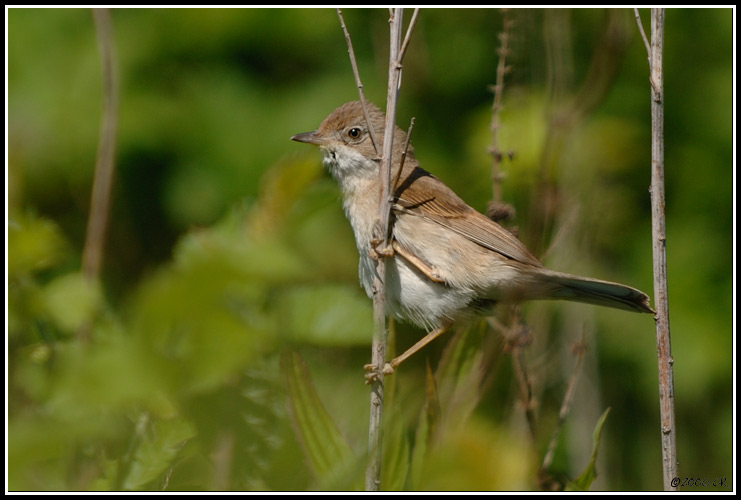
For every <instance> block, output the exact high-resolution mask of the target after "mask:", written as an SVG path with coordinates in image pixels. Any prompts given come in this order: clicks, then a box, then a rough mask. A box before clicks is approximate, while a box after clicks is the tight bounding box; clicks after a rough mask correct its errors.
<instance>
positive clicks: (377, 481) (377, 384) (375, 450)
mask: <svg viewBox="0 0 741 500" xmlns="http://www.w3.org/2000/svg"><path fill="white" fill-rule="evenodd" d="M402 15H403V9H393V10H392V11H391V17H390V19H389V24H390V30H389V31H390V36H389V73H388V87H387V96H386V123H385V129H384V137H383V152H382V155H381V157H382V159H381V165H380V169H379V180H380V185H381V189H380V193H379V207H378V210H379V213H378V221H379V223H378V224H377V226H380V228H382V231H383V237H382V239H383V247H382V248H388V247H389V233H390V231H389V222H390V213H391V203H390V199H389V193H390V189H391V163H392V161H393V155H392V152H393V139H394V128H395V126H396V103H397V100H398V96H399V82H400V78H401V57H400V54H399V51H400V49H401V27H402ZM376 236H379V235H376ZM385 277H386V265H385V262H384V259H383V258H379V259H378V261H377V263H376V275H375V278H374V281H373V319H374V325H375V327H374V330H373V342H372V358H371V364H372V365H373V366H374V367H375V369H376V373H377V374H378V377H377V378H376V380H374V381H373V383H372V384H371V411H370V419H369V431H368V448H369V453H370V457H369V461H368V467H367V468H366V471H365V489H366V491H378V489H379V488H380V485H381V456H382V447H381V445H382V440H381V417H382V413H383V367H384V364H385V357H386V337H387V330H386V293H385V286H384V282H385Z"/></svg>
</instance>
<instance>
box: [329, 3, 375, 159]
mask: <svg viewBox="0 0 741 500" xmlns="http://www.w3.org/2000/svg"><path fill="white" fill-rule="evenodd" d="M337 17H339V18H340V26H341V27H342V32H343V33H344V34H345V43H347V53H348V55H349V56H350V65H351V66H352V74H353V76H354V77H355V85H357V87H358V95H359V96H360V105H361V106H362V108H363V116H364V117H365V123H366V124H367V125H368V133H369V134H370V138H371V142H372V143H373V149H374V150H375V151H376V155H378V141H377V140H376V131H375V130H374V128H373V123H371V121H370V119H369V118H368V108H367V106H366V101H365V94H364V93H363V82H361V81H360V73H359V72H358V62H357V61H356V59H355V50H353V48H352V40H351V39H350V33H349V32H348V31H347V27H346V26H345V18H344V17H342V11H341V10H340V9H337Z"/></svg>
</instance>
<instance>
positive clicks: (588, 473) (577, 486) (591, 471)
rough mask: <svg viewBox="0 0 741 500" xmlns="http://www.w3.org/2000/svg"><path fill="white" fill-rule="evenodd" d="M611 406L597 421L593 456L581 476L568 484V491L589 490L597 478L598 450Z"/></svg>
mask: <svg viewBox="0 0 741 500" xmlns="http://www.w3.org/2000/svg"><path fill="white" fill-rule="evenodd" d="M609 413H610V408H607V409H606V410H605V412H604V413H603V414H602V416H601V417H600V418H599V420H598V421H597V427H595V429H594V434H593V438H592V439H593V440H594V444H593V445H592V457H591V458H590V459H589V463H588V464H587V467H586V469H584V472H582V473H581V475H580V476H579V477H577V478H576V479H574V480H573V481H571V482H570V483H568V484H567V485H566V491H588V490H589V487H590V486H591V485H592V483H593V482H594V480H595V479H597V451H598V450H599V443H600V439H601V438H602V428H603V427H604V425H605V421H606V420H607V415H608V414H609Z"/></svg>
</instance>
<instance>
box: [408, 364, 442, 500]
mask: <svg viewBox="0 0 741 500" xmlns="http://www.w3.org/2000/svg"><path fill="white" fill-rule="evenodd" d="M439 422H440V399H439V394H438V390H437V384H436V383H435V376H434V375H433V373H432V369H431V368H430V364H429V362H428V363H427V365H426V377H425V404H424V406H423V407H422V411H421V413H420V415H419V424H418V425H417V434H416V436H415V439H414V450H413V451H412V458H411V465H410V475H411V481H410V485H411V488H412V489H413V490H419V489H421V488H423V484H424V483H423V481H424V472H423V469H424V465H425V461H426V459H427V454H428V450H430V449H431V448H432V445H433V437H434V436H435V435H436V434H437V426H438V424H439Z"/></svg>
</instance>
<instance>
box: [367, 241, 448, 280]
mask: <svg viewBox="0 0 741 500" xmlns="http://www.w3.org/2000/svg"><path fill="white" fill-rule="evenodd" d="M381 243H383V240H382V239H380V238H373V239H371V242H370V251H369V252H368V255H369V256H370V258H372V259H373V260H378V258H379V257H380V256H383V257H393V256H394V255H396V254H399V255H401V256H402V257H404V260H406V261H407V262H409V263H410V264H411V265H413V266H414V267H416V268H417V269H418V270H419V271H420V272H421V273H422V274H424V275H425V276H427V277H428V278H429V279H430V280H431V281H434V282H435V283H445V280H444V279H443V278H442V277H441V276H440V272H439V271H438V270H437V268H436V267H435V266H430V265H429V264H427V263H426V262H425V261H423V260H422V259H420V258H419V257H417V256H416V255H414V254H413V253H412V252H410V251H409V250H407V249H406V248H404V247H403V246H401V244H400V243H399V242H398V241H396V240H391V245H389V246H387V247H386V248H378V247H379V245H381Z"/></svg>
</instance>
